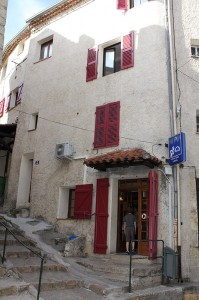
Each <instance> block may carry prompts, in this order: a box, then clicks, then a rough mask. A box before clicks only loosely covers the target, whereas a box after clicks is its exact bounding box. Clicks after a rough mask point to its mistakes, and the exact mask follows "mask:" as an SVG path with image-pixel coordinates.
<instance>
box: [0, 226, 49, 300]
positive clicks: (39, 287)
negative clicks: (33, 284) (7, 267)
mask: <svg viewBox="0 0 199 300" xmlns="http://www.w3.org/2000/svg"><path fill="white" fill-rule="evenodd" d="M0 224H1V225H2V226H3V227H4V228H5V229H6V231H5V238H4V245H3V256H2V259H1V262H2V264H3V263H4V261H5V260H6V258H5V253H6V242H7V234H8V232H9V233H10V234H11V235H12V236H13V237H14V238H15V240H17V241H18V242H19V243H20V244H21V245H22V246H23V247H25V248H26V249H28V250H29V251H31V252H32V253H33V254H35V255H36V256H37V257H39V258H40V259H41V264H40V272H39V284H38V290H37V300H39V294H40V290H41V278H42V273H43V265H44V262H45V258H46V255H45V254H44V255H43V256H41V255H40V254H38V253H37V252H35V251H34V250H32V249H31V248H30V247H28V246H27V245H25V244H24V243H23V242H22V241H20V240H19V239H18V238H17V237H16V235H15V234H14V233H13V232H12V231H11V230H9V229H8V227H7V226H6V225H5V224H4V223H3V222H1V221H0Z"/></svg>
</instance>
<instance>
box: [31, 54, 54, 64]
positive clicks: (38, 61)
mask: <svg viewBox="0 0 199 300" xmlns="http://www.w3.org/2000/svg"><path fill="white" fill-rule="evenodd" d="M51 57H52V56H49V57H46V58H44V59H40V60H38V61H36V62H34V63H33V64H34V65H35V64H38V63H40V62H42V61H44V60H48V59H49V58H51Z"/></svg>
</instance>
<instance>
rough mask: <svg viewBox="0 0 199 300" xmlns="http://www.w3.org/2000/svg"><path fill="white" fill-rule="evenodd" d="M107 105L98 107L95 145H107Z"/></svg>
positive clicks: (96, 146) (97, 146)
mask: <svg viewBox="0 0 199 300" xmlns="http://www.w3.org/2000/svg"><path fill="white" fill-rule="evenodd" d="M105 134H106V105H103V106H98V107H97V108H96V117H95V137H94V147H95V148H100V147H105V145H106V140H105Z"/></svg>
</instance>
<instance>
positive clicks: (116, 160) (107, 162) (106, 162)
mask: <svg viewBox="0 0 199 300" xmlns="http://www.w3.org/2000/svg"><path fill="white" fill-rule="evenodd" d="M161 163H162V161H161V160H159V159H158V158H157V157H155V156H151V155H150V153H148V152H146V151H145V150H143V149H138V148H135V149H129V150H115V151H111V152H108V153H105V154H101V155H96V156H94V157H90V158H88V159H85V161H84V164H85V165H86V166H88V167H90V168H94V169H97V170H101V171H106V169H107V168H120V167H123V168H127V167H129V166H136V165H145V166H147V167H149V168H151V169H153V168H154V166H160V165H161Z"/></svg>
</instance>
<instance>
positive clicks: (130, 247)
mask: <svg viewBox="0 0 199 300" xmlns="http://www.w3.org/2000/svg"><path fill="white" fill-rule="evenodd" d="M129 250H130V251H129V252H130V266H129V293H131V269H132V245H131V240H130V242H129Z"/></svg>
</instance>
